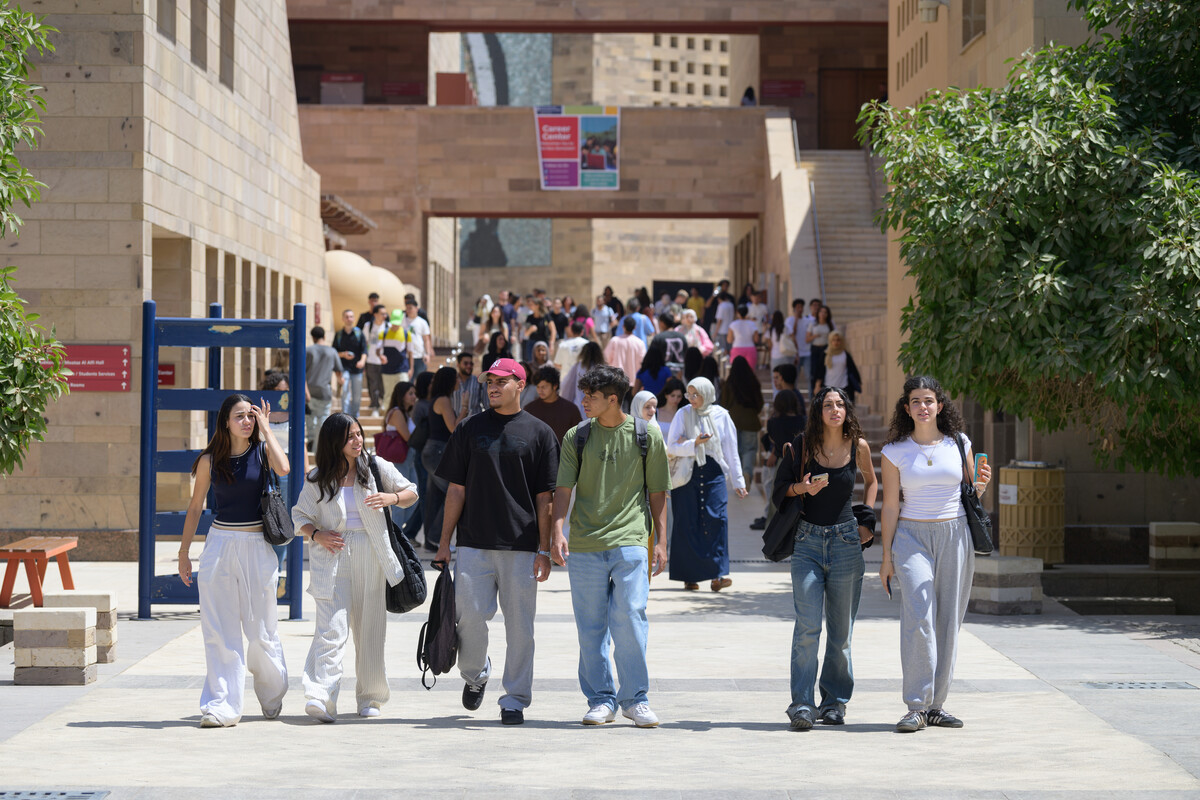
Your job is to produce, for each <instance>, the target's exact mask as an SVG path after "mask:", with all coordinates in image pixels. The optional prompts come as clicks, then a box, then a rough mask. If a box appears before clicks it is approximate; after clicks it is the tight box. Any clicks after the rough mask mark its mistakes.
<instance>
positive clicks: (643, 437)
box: [633, 417, 650, 491]
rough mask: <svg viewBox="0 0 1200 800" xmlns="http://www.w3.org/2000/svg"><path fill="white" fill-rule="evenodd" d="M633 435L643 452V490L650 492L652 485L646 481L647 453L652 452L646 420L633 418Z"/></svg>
mask: <svg viewBox="0 0 1200 800" xmlns="http://www.w3.org/2000/svg"><path fill="white" fill-rule="evenodd" d="M633 435H634V438H636V439H637V443H638V450H641V451H642V488H643V489H645V490H647V491H648V490H649V489H650V484H649V481H648V480H647V479H646V453H647V452H649V450H650V427H649V424H648V423H647V422H646V420H644V419H642V418H641V417H634V418H633Z"/></svg>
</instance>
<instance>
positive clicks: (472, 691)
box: [462, 681, 487, 711]
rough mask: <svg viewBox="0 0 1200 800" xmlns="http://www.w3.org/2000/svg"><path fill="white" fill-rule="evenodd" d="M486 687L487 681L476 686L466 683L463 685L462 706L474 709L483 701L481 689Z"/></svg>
mask: <svg viewBox="0 0 1200 800" xmlns="http://www.w3.org/2000/svg"><path fill="white" fill-rule="evenodd" d="M485 689H487V681H484V682H483V683H481V684H480V685H478V686H472V685H471V684H469V683H468V684H466V685H465V686H463V698H462V700H463V708H465V709H466V710H467V711H474V710H476V709H477V708H479V706H480V705H481V704H482V703H483V691H484V690H485Z"/></svg>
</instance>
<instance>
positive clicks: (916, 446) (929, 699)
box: [879, 375, 992, 733]
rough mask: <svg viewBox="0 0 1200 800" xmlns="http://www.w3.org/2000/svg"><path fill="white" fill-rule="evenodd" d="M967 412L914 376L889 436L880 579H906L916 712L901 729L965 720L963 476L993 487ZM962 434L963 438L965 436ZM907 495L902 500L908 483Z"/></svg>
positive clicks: (971, 552) (908, 661)
mask: <svg viewBox="0 0 1200 800" xmlns="http://www.w3.org/2000/svg"><path fill="white" fill-rule="evenodd" d="M962 428H963V424H962V416H961V415H960V414H959V412H958V409H957V408H955V407H954V405H953V404H951V403H950V401H949V400H948V399H947V398H946V393H945V392H944V391H943V390H942V386H941V384H940V383H938V382H937V381H936V380H934V379H933V378H930V377H928V376H924V375H918V376H915V377H912V378H909V379H908V380H906V381H905V382H904V394H903V396H901V397H900V399H899V400H897V401H896V408H895V410H894V411H893V413H892V424H891V428H890V429H889V430H888V438H887V443H886V444H885V445H884V446H883V564H882V565H881V566H880V567H879V579H880V581H882V582H883V585H884V588H885V589H886V590H887V591H888V593H889V594H891V591H892V586H891V579H892V577H893V576H895V577H896V578H897V581H898V583H899V589H900V666H901V670H902V672H903V675H904V680H903V694H904V702H905V704H906V705H907V706H908V713H907V714H905V715H904V716H903V717H902V718H901V720H900V721H899V722H898V723H896V730H898V731H900V732H902V733H912V732H914V731H918V730H921V729H922V728H924V727H925V726H926V725H933V726H936V727H941V728H961V727H962V721H961V720H959V719H958V718H957V717H955V716H953V715H952V714H949V713H947V712H946V710H945V707H944V706H945V702H946V696H947V695H948V694H949V693H950V683H951V681H952V680H953V678H954V661H955V658H956V657H957V655H958V631H959V627H960V626H961V625H962V620H963V615H964V614H965V613H966V611H967V601H968V600H969V599H970V595H971V579H972V577H973V576H974V573H975V549H974V546H973V545H972V542H971V532H970V530H969V529H968V528H967V520H966V511H965V510H964V509H963V505H962V496H961V493H960V486H961V484H962V482H963V481H964V480H972V481H974V483H975V490H976V491H977V492H978V493H979V494H983V492H984V491H985V490H986V489H987V485H988V482H989V481H990V480H991V477H992V470H991V468H990V467H989V466H988V465H987V464H983V465H981V466H980V468H979V474H978V475H971V474H970V473H971V471H972V470H973V468H969V467H967V465H965V464H963V457H962V455H961V454H960V452H959V449H958V447H959V442H961V443H962V447H963V449H964V451H965V452H966V462H967V464H970V465H973V464H974V457H973V454H972V451H971V440H970V439H968V438H967V436H966V434H965V433H963V432H962ZM956 440H957V441H956ZM901 490H903V492H904V501H903V503H902V502H901V501H900V492H901Z"/></svg>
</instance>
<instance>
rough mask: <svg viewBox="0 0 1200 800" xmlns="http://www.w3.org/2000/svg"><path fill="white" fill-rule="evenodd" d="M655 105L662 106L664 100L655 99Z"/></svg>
mask: <svg viewBox="0 0 1200 800" xmlns="http://www.w3.org/2000/svg"><path fill="white" fill-rule="evenodd" d="M654 105H656V106H661V105H662V100H655V101H654Z"/></svg>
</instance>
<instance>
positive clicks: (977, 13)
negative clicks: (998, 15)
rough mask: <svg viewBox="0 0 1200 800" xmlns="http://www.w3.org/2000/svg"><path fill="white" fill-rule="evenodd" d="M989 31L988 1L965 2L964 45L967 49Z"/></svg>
mask: <svg viewBox="0 0 1200 800" xmlns="http://www.w3.org/2000/svg"><path fill="white" fill-rule="evenodd" d="M986 30H987V0H963V10H962V43H963V47H966V46H967V44H968V43H970V41H971V40H972V39H974V38H975V37H976V36H979V35H980V34H981V33H983V32H984V31H986Z"/></svg>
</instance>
